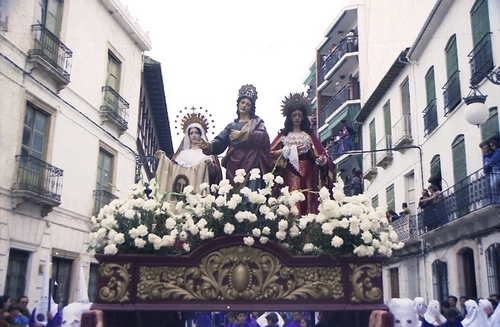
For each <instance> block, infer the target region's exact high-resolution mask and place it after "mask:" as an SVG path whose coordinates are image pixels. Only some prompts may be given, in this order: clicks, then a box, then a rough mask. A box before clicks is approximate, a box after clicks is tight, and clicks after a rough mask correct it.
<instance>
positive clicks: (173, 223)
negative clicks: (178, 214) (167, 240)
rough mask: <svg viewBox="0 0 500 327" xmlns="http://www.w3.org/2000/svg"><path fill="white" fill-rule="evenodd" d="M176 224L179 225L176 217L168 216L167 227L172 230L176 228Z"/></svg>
mask: <svg viewBox="0 0 500 327" xmlns="http://www.w3.org/2000/svg"><path fill="white" fill-rule="evenodd" d="M175 226H177V222H176V221H175V219H174V218H172V217H168V218H167V220H166V221H165V227H166V228H167V229H169V230H170V229H174V228H175Z"/></svg>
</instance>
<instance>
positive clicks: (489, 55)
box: [468, 32, 495, 85]
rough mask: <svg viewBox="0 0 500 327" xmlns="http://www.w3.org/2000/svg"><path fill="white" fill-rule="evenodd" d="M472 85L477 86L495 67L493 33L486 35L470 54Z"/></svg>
mask: <svg viewBox="0 0 500 327" xmlns="http://www.w3.org/2000/svg"><path fill="white" fill-rule="evenodd" d="M468 57H469V64H470V72H471V76H472V78H471V84H472V85H477V84H479V83H480V82H481V80H483V78H484V77H485V76H486V75H487V74H488V73H489V72H490V71H491V70H492V69H493V67H494V66H495V65H494V63H493V51H492V46H491V32H488V33H486V34H485V35H484V36H483V38H482V39H481V40H480V41H479V42H478V44H476V46H475V47H474V48H473V49H472V51H471V52H470V53H469V54H468Z"/></svg>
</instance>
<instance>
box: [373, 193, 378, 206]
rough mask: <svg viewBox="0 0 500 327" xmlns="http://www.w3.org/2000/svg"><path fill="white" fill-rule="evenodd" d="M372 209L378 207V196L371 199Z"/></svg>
mask: <svg viewBox="0 0 500 327" xmlns="http://www.w3.org/2000/svg"><path fill="white" fill-rule="evenodd" d="M372 207H373V208H377V207H378V195H375V196H374V197H373V198H372Z"/></svg>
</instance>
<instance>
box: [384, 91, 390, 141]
mask: <svg viewBox="0 0 500 327" xmlns="http://www.w3.org/2000/svg"><path fill="white" fill-rule="evenodd" d="M384 132H385V137H386V140H385V147H386V148H387V149H390V148H392V139H391V136H392V122H391V101H390V100H387V102H386V104H385V105H384Z"/></svg>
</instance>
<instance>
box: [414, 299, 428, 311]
mask: <svg viewBox="0 0 500 327" xmlns="http://www.w3.org/2000/svg"><path fill="white" fill-rule="evenodd" d="M413 306H414V307H415V311H416V312H417V315H419V316H423V315H424V314H425V312H426V311H427V304H425V299H424V298H423V297H416V298H415V299H414V300H413Z"/></svg>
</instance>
